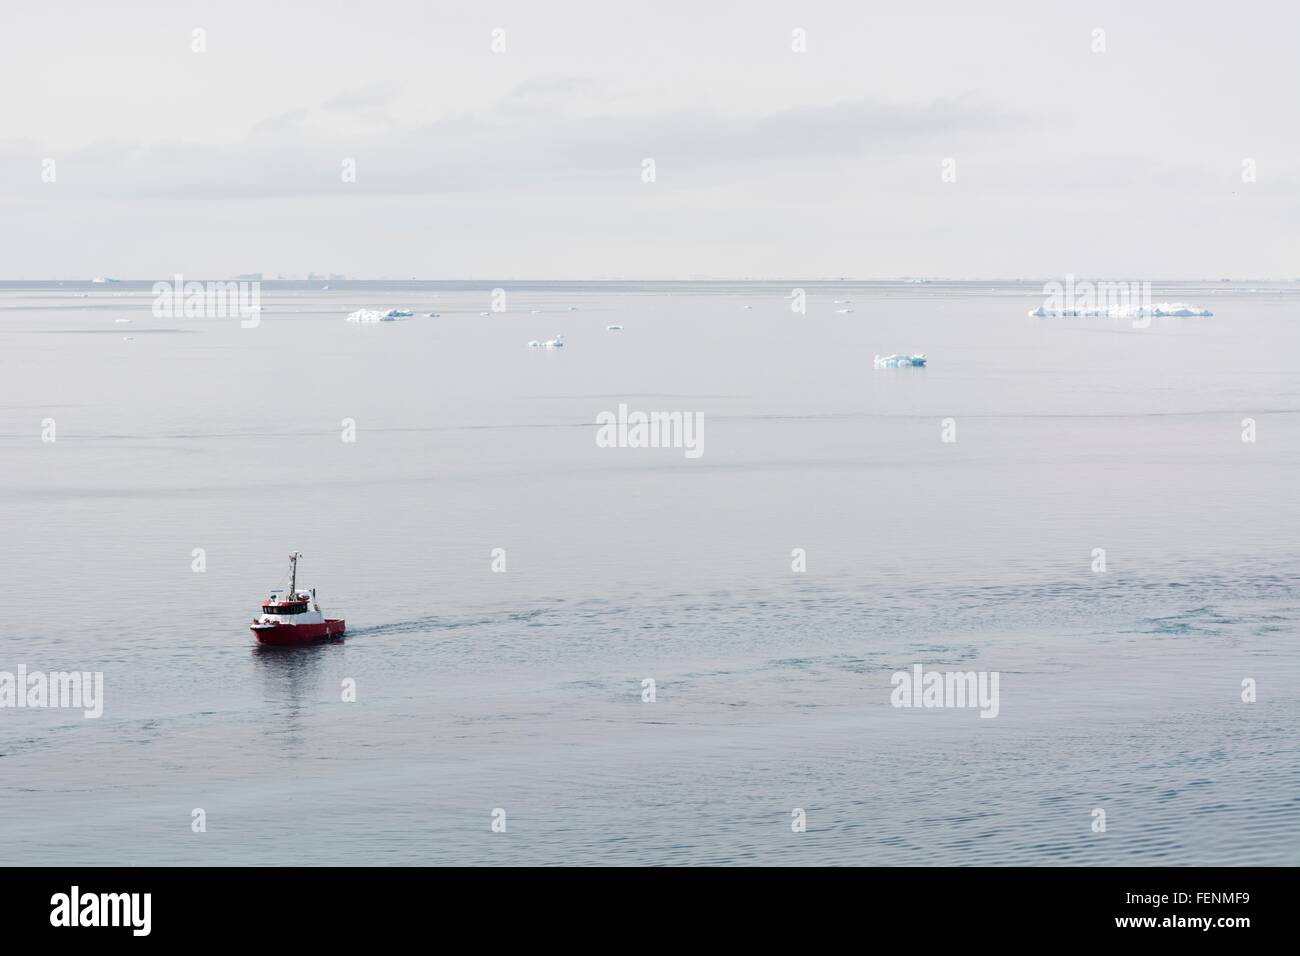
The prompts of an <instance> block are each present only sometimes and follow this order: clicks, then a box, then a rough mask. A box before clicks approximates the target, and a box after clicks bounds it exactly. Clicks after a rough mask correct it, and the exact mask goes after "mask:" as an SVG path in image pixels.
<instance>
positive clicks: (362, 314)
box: [347, 309, 415, 325]
mask: <svg viewBox="0 0 1300 956" xmlns="http://www.w3.org/2000/svg"><path fill="white" fill-rule="evenodd" d="M413 315H415V313H414V312H407V311H406V310H405V309H389V310H388V311H387V312H380V311H379V310H378V309H357V311H355V312H349V313H348V317H347V321H349V322H351V323H352V324H353V325H370V324H372V323H375V322H396V321H397V320H398V319H407V318H410V317H411V316H413Z"/></svg>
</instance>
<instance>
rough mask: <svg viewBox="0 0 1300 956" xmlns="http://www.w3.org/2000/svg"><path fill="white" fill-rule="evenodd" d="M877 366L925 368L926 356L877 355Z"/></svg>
mask: <svg viewBox="0 0 1300 956" xmlns="http://www.w3.org/2000/svg"><path fill="white" fill-rule="evenodd" d="M876 368H925V356H924V355H877V356H876Z"/></svg>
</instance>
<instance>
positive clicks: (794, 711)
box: [0, 280, 1300, 865]
mask: <svg viewBox="0 0 1300 956" xmlns="http://www.w3.org/2000/svg"><path fill="white" fill-rule="evenodd" d="M324 285H329V286H330V288H328V289H324V288H322V286H324ZM498 287H499V288H501V289H503V290H504V293H505V295H504V299H501V298H500V297H498V298H497V299H496V300H495V302H496V303H498V304H503V305H504V306H505V311H504V312H494V311H492V309H493V305H494V299H493V289H494V288H498ZM796 287H798V288H802V289H804V290H805V294H806V310H805V312H804V313H802V314H801V313H799V312H796V311H793V310H792V308H791V305H792V298H791V296H792V291H793V290H794V289H795V288H796ZM1153 292H1154V296H1155V299H1156V300H1157V301H1165V300H1168V301H1185V302H1189V303H1191V304H1194V305H1199V306H1205V307H1208V308H1210V309H1211V310H1213V312H1214V316H1213V317H1212V318H1169V319H1153V320H1152V321H1151V323H1150V327H1149V328H1134V327H1133V324H1132V322H1131V321H1129V320H1121V319H1106V318H1096V319H1033V318H1029V317H1027V316H1026V312H1027V311H1028V310H1029V309H1032V308H1034V307H1035V306H1037V305H1040V304H1042V303H1043V299H1044V296H1043V286H1042V282H1041V281H1038V280H1035V281H1033V282H1029V281H1025V282H1022V283H1020V282H1002V283H987V282H986V283H978V282H960V283H957V282H952V283H949V282H932V283H883V282H882V283H860V282H847V281H845V282H789V283H723V282H712V283H710V282H698V283H636V282H591V283H526V282H505V281H502V282H478V283H469V282H463V283H456V282H367V283H359V282H330V283H326V282H313V283H265V284H264V285H263V286H262V288H261V303H262V307H263V310H262V312H261V321H260V323H259V324H258V325H257V327H255V328H242V327H241V325H240V322H239V320H238V319H237V318H220V317H210V318H166V317H162V318H159V317H156V316H155V315H154V314H153V311H152V306H153V304H154V295H153V293H152V291H151V283H132V282H123V283H112V284H91V283H72V282H67V283H62V284H60V283H54V282H49V283H4V284H0V456H2V457H0V461H2V463H3V467H0V520H2V522H3V524H2V526H0V527H2V529H3V533H2V534H0V581H3V589H4V602H3V609H2V610H0V672H3V671H8V672H16V671H17V669H18V668H19V667H20V666H25V667H26V668H27V669H28V670H29V671H52V670H53V671H70V670H79V671H90V672H102V673H103V675H104V702H103V716H102V717H100V718H99V719H85V718H84V717H83V716H82V714H81V712H80V711H74V710H66V709H39V708H22V709H18V708H0V863H9V864H38V865H39V864H64V863H70V864H110V863H111V864H149V863H162V864H208V863H210V864H271V863H283V864H290V863H308V864H314V863H331V864H362V863H394V864H417V863H471V864H488V863H541V864H576V863H599V864H679V863H680V864H710V863H733V864H735V863H741V864H744V863H778V864H821V863H850V864H908V865H926V864H1009V863H1038V864H1066V863H1086V864H1296V863H1300V753H1298V741H1297V732H1296V729H1297V727H1300V655H1298V654H1297V628H1298V627H1300V504H1298V503H1297V497H1296V492H1295V488H1296V476H1297V466H1298V465H1300V323H1298V321H1297V320H1298V319H1300V283H1294V282H1293V283H1243V282H1234V283H1206V284H1182V285H1178V284H1170V283H1163V284H1162V283H1156V286H1155V289H1154V290H1153ZM837 300H838V301H837ZM845 300H847V301H845ZM360 308H375V309H389V308H409V309H411V310H413V311H414V312H415V313H416V315H415V316H414V317H413V318H410V319H407V320H405V321H401V322H392V323H382V324H377V325H366V326H357V325H351V324H348V323H346V322H345V321H344V316H345V315H346V314H347V313H349V312H351V311H353V310H356V309H360ZM844 309H851V310H852V311H850V312H843V311H841V310H844ZM429 312H436V313H438V315H437V316H436V317H429V316H427V315H426V313H429ZM482 312H488V313H489V314H488V315H486V316H484V315H481V314H480V313H482ZM121 319H129V320H130V321H129V322H121V321H117V320H121ZM610 324H619V325H622V326H624V329H623V331H621V332H611V331H606V326H607V325H610ZM556 334H563V335H564V336H565V343H566V344H565V347H564V348H563V349H555V350H543V349H530V348H528V347H527V343H528V342H529V341H530V340H545V339H549V338H552V337H553V336H554V335H556ZM893 352H907V353H911V352H923V353H925V354H926V355H927V356H928V358H929V366H928V367H926V368H924V369H884V370H877V369H874V368H873V357H874V356H875V355H876V354H888V353H893ZM620 404H625V405H627V406H628V408H629V409H631V410H640V411H645V412H683V413H688V414H689V413H699V414H701V415H702V416H703V421H704V429H703V445H702V448H703V454H702V455H701V456H700V457H698V458H688V457H687V456H686V455H685V454H684V453H683V450H682V449H680V448H677V449H674V448H658V449H644V448H602V447H598V445H597V443H596V440H595V437H596V426H595V424H594V423H595V421H596V416H597V415H599V414H600V413H602V412H605V411H617V409H618V407H619V405H620ZM1246 419H1249V420H1250V421H1249V422H1246V421H1245V420H1246ZM945 437H948V438H954V437H955V439H956V440H955V441H944V440H943V439H944V438H945ZM349 438H354V439H355V440H347V439H349ZM1243 438H1253V440H1243ZM43 439H44V440H43ZM48 439H53V440H48ZM293 549H299V550H301V551H302V552H303V553H304V555H305V556H304V558H303V559H302V563H301V574H300V582H299V583H300V584H303V583H305V584H306V585H308V586H313V587H316V588H317V589H318V592H319V596H320V600H321V603H322V604H323V605H324V607H325V609H326V610H327V611H328V612H329V613H330V615H331V616H340V617H345V618H346V619H347V622H348V636H347V640H346V641H344V642H342V643H338V644H332V645H327V646H322V647H316V648H309V649H304V650H295V651H289V652H284V651H279V652H269V651H263V650H259V649H258V648H257V647H255V646H254V643H253V641H252V638H251V635H250V633H249V631H248V628H247V624H248V621H249V619H250V618H251V617H252V615H253V614H254V613H255V612H256V611H257V608H258V603H259V601H260V600H261V599H262V598H264V597H265V596H266V594H268V593H269V591H270V590H271V589H272V588H274V587H276V586H279V585H281V584H283V582H284V578H285V572H286V564H287V562H286V556H287V554H288V552H289V551H291V550H293ZM497 549H500V550H497ZM796 549H801V551H796ZM1103 560H1104V571H1102V570H1100V568H1101V566H1102V565H1101V562H1102V561H1103ZM801 561H802V562H804V564H805V566H806V570H804V571H795V570H792V566H793V565H795V564H796V563H799V562H801ZM494 564H495V566H496V567H497V568H500V567H502V566H504V569H505V570H504V572H502V571H499V570H494ZM917 664H920V665H922V666H923V667H924V668H926V669H936V670H941V671H945V670H952V671H963V672H966V671H975V672H989V673H991V672H997V673H998V674H999V675H1000V684H999V687H1000V691H999V707H998V714H997V716H996V718H994V719H984V718H981V717H980V716H979V712H978V710H975V709H971V708H956V707H951V708H933V709H926V708H910V709H909V708H901V707H894V706H891V701H890V698H891V690H892V684H891V675H893V674H894V673H895V672H896V671H900V670H902V671H910V670H911V668H912V667H913V666H914V665H917ZM647 681H653V690H654V695H653V696H654V699H653V701H647V700H646V699H645V698H646V697H647V696H648V688H649V687H650V685H649V684H648V683H647ZM1243 682H1244V683H1245V684H1246V685H1250V686H1253V688H1254V693H1253V696H1254V700H1253V702H1246V701H1244V700H1243V694H1244V693H1246V691H1244V690H1243ZM1251 682H1254V683H1253V685H1251ZM351 696H355V700H351V699H348V700H345V699H344V698H345V697H351ZM1246 696H1251V694H1249V693H1246ZM200 810H201V811H202V813H201V814H196V811H200ZM1099 810H1100V811H1102V812H1103V813H1104V820H1105V831H1104V832H1098V829H1097V825H1098V821H1099V819H1101V818H1100V817H1099V815H1098V813H1097V811H1099ZM499 811H500V812H499ZM799 811H802V819H804V820H806V830H803V831H802V832H801V831H800V829H799V827H797V826H792V822H796V823H797V821H798V820H799V819H800V816H799ZM494 820H496V821H498V826H497V828H496V829H497V830H500V829H501V827H500V821H502V820H504V824H505V826H504V832H495V831H494V828H493V823H494ZM198 821H201V822H202V824H203V826H202V827H199V825H198ZM196 828H197V829H199V830H200V831H201V832H196Z"/></svg>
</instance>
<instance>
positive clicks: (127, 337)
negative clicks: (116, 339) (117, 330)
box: [122, 335, 135, 342]
mask: <svg viewBox="0 0 1300 956" xmlns="http://www.w3.org/2000/svg"><path fill="white" fill-rule="evenodd" d="M122 341H123V342H134V341H135V336H134V335H124V336H122Z"/></svg>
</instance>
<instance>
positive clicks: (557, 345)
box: [528, 335, 564, 349]
mask: <svg viewBox="0 0 1300 956" xmlns="http://www.w3.org/2000/svg"><path fill="white" fill-rule="evenodd" d="M528 347H529V348H530V349H562V348H564V336H563V335H557V336H556V337H555V338H553V339H547V340H546V341H545V342H539V341H537V340H536V339H533V341H531V342H529V343H528Z"/></svg>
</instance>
